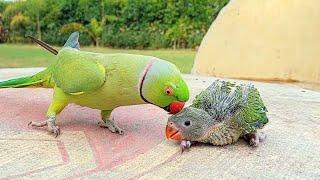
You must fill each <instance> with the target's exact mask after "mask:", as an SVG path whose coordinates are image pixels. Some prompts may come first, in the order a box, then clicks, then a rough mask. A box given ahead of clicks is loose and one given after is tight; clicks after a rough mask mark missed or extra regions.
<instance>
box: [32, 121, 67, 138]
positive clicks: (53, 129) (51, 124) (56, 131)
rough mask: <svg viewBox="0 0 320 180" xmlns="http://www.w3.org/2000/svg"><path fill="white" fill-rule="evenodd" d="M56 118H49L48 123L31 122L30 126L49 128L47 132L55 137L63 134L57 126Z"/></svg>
mask: <svg viewBox="0 0 320 180" xmlns="http://www.w3.org/2000/svg"><path fill="white" fill-rule="evenodd" d="M55 121H56V118H55V117H54V116H51V117H49V118H48V119H47V120H46V121H41V122H36V121H31V122H29V124H28V126H30V125H31V126H33V127H44V126H47V130H48V131H49V132H51V133H53V134H54V135H55V137H57V136H59V135H60V134H61V131H60V128H59V127H58V126H56V125H55Z"/></svg>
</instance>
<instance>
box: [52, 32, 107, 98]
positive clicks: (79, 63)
mask: <svg viewBox="0 0 320 180" xmlns="http://www.w3.org/2000/svg"><path fill="white" fill-rule="evenodd" d="M78 40H79V33H78V32H74V33H72V34H71V35H70V37H69V38H68V40H67V42H66V43H65V45H64V46H63V49H62V50H61V51H60V52H59V54H58V61H57V64H56V65H55V68H54V71H53V79H54V81H55V83H56V85H57V87H59V88H61V89H62V90H63V91H64V92H66V93H69V94H82V93H86V92H92V91H94V90H96V89H99V88H100V87H101V86H102V85H103V84H104V82H105V80H106V73H105V68H104V66H103V65H101V64H99V63H98V62H97V61H94V60H93V59H91V60H90V59H88V57H85V56H83V55H82V54H81V53H79V50H80V46H79V42H78Z"/></svg>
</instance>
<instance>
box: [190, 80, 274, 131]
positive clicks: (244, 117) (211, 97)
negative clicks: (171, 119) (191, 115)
mask: <svg viewBox="0 0 320 180" xmlns="http://www.w3.org/2000/svg"><path fill="white" fill-rule="evenodd" d="M192 106H193V107H196V108H199V109H203V110H205V111H206V112H208V114H209V115H210V116H211V117H212V119H214V120H218V121H220V122H221V123H230V122H232V124H233V125H234V123H235V124H236V125H237V126H238V128H239V130H241V131H242V133H241V134H242V135H245V134H248V133H252V132H255V131H256V129H259V128H262V127H263V126H264V125H265V124H266V123H267V122H268V118H267V115H266V112H267V109H266V107H265V105H264V103H263V101H262V99H261V97H260V94H259V92H258V90H257V89H256V88H255V87H254V86H253V85H235V84H233V83H230V82H225V81H219V80H217V81H215V82H214V83H212V84H211V85H210V86H209V87H208V88H207V89H206V90H205V91H203V92H201V93H200V94H199V95H198V96H197V97H196V98H195V100H194V101H193V104H192Z"/></svg>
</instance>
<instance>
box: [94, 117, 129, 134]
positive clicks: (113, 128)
mask: <svg viewBox="0 0 320 180" xmlns="http://www.w3.org/2000/svg"><path fill="white" fill-rule="evenodd" d="M98 125H99V126H100V127H103V128H108V129H109V130H110V131H111V132H113V133H118V134H123V130H122V129H121V128H119V127H118V126H117V125H116V124H115V123H114V121H112V120H107V121H106V122H104V121H100V122H99V123H98Z"/></svg>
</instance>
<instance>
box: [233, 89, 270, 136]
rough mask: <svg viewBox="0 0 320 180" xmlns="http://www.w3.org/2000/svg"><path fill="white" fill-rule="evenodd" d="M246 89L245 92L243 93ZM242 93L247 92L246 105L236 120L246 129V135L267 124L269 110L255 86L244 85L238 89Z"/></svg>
mask: <svg viewBox="0 0 320 180" xmlns="http://www.w3.org/2000/svg"><path fill="white" fill-rule="evenodd" d="M243 89H245V91H243ZM238 90H239V91H240V90H242V92H247V95H244V96H247V97H245V98H246V99H247V100H246V103H245V105H244V106H243V107H242V108H241V111H239V113H238V114H237V115H236V120H237V121H238V122H239V124H240V126H241V127H242V128H243V129H244V132H245V133H250V132H253V131H255V130H256V129H258V128H262V127H263V126H264V125H265V124H266V123H267V122H268V117H267V115H266V112H267V108H266V107H265V105H264V103H263V101H262V99H261V96H260V94H259V91H258V90H257V89H256V88H255V87H254V86H253V85H242V86H241V87H239V88H238Z"/></svg>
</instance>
